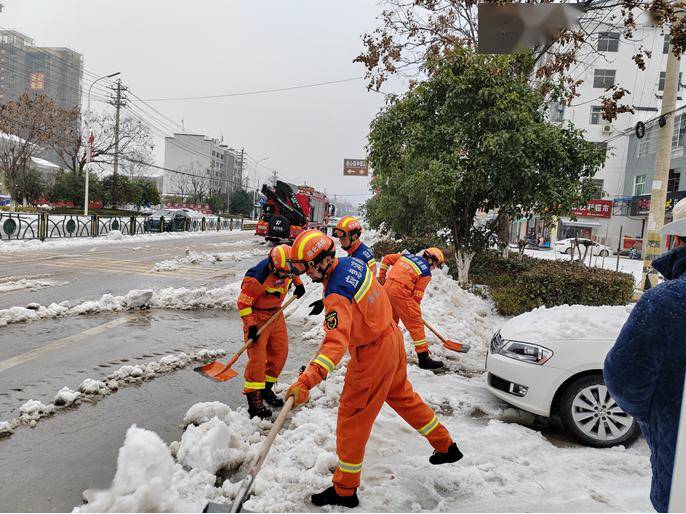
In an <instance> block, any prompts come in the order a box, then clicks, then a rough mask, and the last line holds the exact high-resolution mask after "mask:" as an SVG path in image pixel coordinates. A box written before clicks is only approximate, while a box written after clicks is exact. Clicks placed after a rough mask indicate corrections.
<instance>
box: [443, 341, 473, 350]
mask: <svg viewBox="0 0 686 514" xmlns="http://www.w3.org/2000/svg"><path fill="white" fill-rule="evenodd" d="M443 346H444V347H445V348H447V349H448V350H452V351H454V352H459V353H467V352H468V351H469V348H470V346H469V345H468V344H467V343H457V342H455V341H450V340H449V339H446V340H445V341H443Z"/></svg>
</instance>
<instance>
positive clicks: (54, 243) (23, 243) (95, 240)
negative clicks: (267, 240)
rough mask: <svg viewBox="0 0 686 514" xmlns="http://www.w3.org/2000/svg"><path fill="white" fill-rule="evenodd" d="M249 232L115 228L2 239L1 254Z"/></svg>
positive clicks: (227, 235)
mask: <svg viewBox="0 0 686 514" xmlns="http://www.w3.org/2000/svg"><path fill="white" fill-rule="evenodd" d="M246 233H247V232H245V231H242V230H240V229H234V230H231V231H229V230H221V231H213V230H208V231H205V232H163V233H161V234H159V233H156V234H136V235H133V236H128V235H123V234H122V233H121V232H120V231H118V230H113V231H111V232H109V233H108V234H107V235H105V236H100V237H74V238H60V239H46V240H45V241H41V240H39V239H22V240H19V241H17V240H12V241H7V240H3V241H0V255H2V254H6V253H7V254H9V253H16V252H26V251H31V250H63V249H65V248H77V247H82V246H107V245H113V244H128V243H143V242H151V241H164V240H181V239H194V238H196V237H203V236H206V237H207V236H210V237H217V238H227V237H228V238H231V237H235V236H238V235H241V234H243V235H245V234H246Z"/></svg>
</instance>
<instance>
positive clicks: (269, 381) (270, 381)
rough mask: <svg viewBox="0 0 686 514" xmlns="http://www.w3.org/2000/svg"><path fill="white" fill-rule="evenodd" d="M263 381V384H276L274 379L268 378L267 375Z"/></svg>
mask: <svg viewBox="0 0 686 514" xmlns="http://www.w3.org/2000/svg"><path fill="white" fill-rule="evenodd" d="M264 380H265V382H268V383H270V384H273V383H274V382H276V378H275V377H270V376H269V375H267V376H266V377H265V379H264Z"/></svg>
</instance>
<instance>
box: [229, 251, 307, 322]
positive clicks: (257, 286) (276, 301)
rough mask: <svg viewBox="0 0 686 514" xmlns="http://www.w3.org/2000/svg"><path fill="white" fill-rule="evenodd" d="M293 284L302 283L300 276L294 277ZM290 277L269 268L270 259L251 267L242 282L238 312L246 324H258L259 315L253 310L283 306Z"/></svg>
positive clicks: (289, 284)
mask: <svg viewBox="0 0 686 514" xmlns="http://www.w3.org/2000/svg"><path fill="white" fill-rule="evenodd" d="M293 284H295V285H296V286H299V285H300V284H302V280H300V277H297V276H296V277H295V278H294V279H293ZM290 286H291V279H290V278H286V279H283V278H277V277H276V275H274V273H272V272H271V271H270V269H269V259H268V258H267V259H264V260H262V261H260V263H259V264H257V266H255V267H253V268H250V269H249V270H248V272H247V273H246V274H245V278H244V279H243V282H242V283H241V294H240V295H239V297H238V302H237V305H238V314H240V316H241V319H242V320H243V324H244V325H246V326H250V325H257V317H256V316H255V313H254V312H253V310H262V311H266V310H274V309H278V308H279V307H281V304H282V303H283V299H284V298H285V296H286V292H287V291H288V288H289V287H290Z"/></svg>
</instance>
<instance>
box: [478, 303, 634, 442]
mask: <svg viewBox="0 0 686 514" xmlns="http://www.w3.org/2000/svg"><path fill="white" fill-rule="evenodd" d="M629 312H630V307H627V306H620V307H607V306H604V307H589V306H582V305H571V306H569V305H564V306H561V307H552V308H549V309H546V308H539V309H535V310H533V311H531V312H527V313H525V314H522V315H521V316H517V317H515V318H512V319H511V320H509V321H508V322H506V323H505V324H504V325H503V326H502V328H501V329H500V330H499V331H498V332H496V333H495V335H494V336H493V338H492V339H491V343H490V347H489V349H488V354H487V357H486V371H487V388H488V389H489V391H491V392H492V393H493V394H494V395H495V396H497V397H499V398H501V399H502V400H505V401H506V402H507V403H510V404H512V405H514V406H515V407H518V408H520V409H522V410H525V411H527V412H531V413H533V414H537V415H539V416H544V417H550V416H553V415H558V416H559V417H560V419H561V420H562V423H563V424H564V425H565V427H566V428H567V430H568V431H569V432H570V433H571V434H572V435H573V436H574V437H575V438H576V439H577V440H579V441H580V442H582V443H583V444H585V445H588V446H594V447H597V448H605V447H610V446H616V445H620V444H621V445H629V444H630V443H632V442H633V441H635V440H636V438H637V437H638V436H639V434H640V430H639V427H638V425H637V423H636V421H635V420H634V419H633V418H632V417H631V416H629V415H628V414H626V413H625V412H624V411H622V409H621V408H620V407H619V406H618V405H617V403H616V402H615V401H614V400H613V399H612V397H611V396H610V394H609V392H608V391H607V387H606V386H605V382H604V380H603V363H604V361H605V356H606V355H607V353H608V352H609V351H610V348H612V345H613V344H614V342H615V340H616V338H617V336H618V335H619V331H620V330H621V327H622V325H623V324H624V321H625V320H626V318H627V317H628V315H629Z"/></svg>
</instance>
